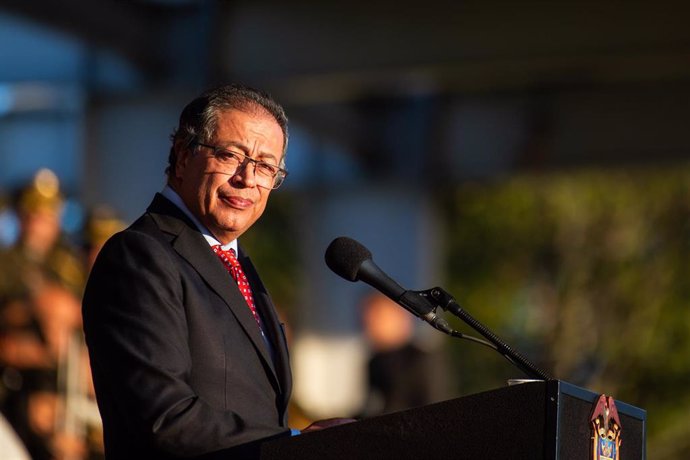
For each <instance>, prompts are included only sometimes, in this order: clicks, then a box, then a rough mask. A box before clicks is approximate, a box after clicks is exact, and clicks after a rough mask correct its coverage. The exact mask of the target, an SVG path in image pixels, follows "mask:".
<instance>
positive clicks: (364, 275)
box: [325, 236, 452, 334]
mask: <svg viewBox="0 0 690 460" xmlns="http://www.w3.org/2000/svg"><path fill="white" fill-rule="evenodd" d="M325 259H326V265H328V268H330V269H331V270H332V271H333V272H334V273H335V274H336V275H338V276H340V277H342V278H345V279H346V280H348V281H352V282H355V281H364V282H365V283H367V284H368V285H370V286H371V287H373V288H374V289H376V290H378V291H380V292H381V293H383V294H384V295H386V297H389V298H390V299H392V300H393V301H394V302H396V303H397V304H398V305H400V306H402V307H403V308H405V309H406V310H407V311H409V312H410V313H412V314H413V315H415V316H416V317H418V318H420V319H422V320H424V321H426V322H427V323H429V324H431V325H432V326H433V327H435V328H436V329H439V330H440V331H442V332H445V333H447V334H449V333H451V332H452V329H451V328H450V326H449V325H448V323H447V322H446V320H445V319H444V318H442V317H440V316H438V315H437V314H436V306H435V305H434V304H432V303H431V302H430V301H429V300H427V299H426V298H425V297H422V296H421V295H420V294H419V293H416V292H414V291H408V290H406V289H405V288H403V287H402V286H400V285H399V284H398V283H396V282H395V281H394V280H393V279H392V278H391V277H390V276H388V275H387V274H386V273H384V272H383V270H381V269H380V268H379V267H378V266H377V265H376V264H375V263H374V261H373V260H372V256H371V252H370V251H369V250H368V249H367V248H365V247H364V246H363V245H362V244H360V243H359V242H357V241H355V240H353V239H352V238H348V237H346V236H341V237H338V238H336V239H334V240H333V241H332V242H331V244H330V245H328V248H327V249H326V255H325Z"/></svg>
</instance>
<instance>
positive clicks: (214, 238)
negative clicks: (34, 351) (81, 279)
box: [83, 85, 340, 459]
mask: <svg viewBox="0 0 690 460" xmlns="http://www.w3.org/2000/svg"><path fill="white" fill-rule="evenodd" d="M171 138H172V139H171V140H172V146H171V150H170V156H169V160H168V166H167V168H166V173H167V184H166V185H165V187H164V188H163V190H162V192H161V193H159V194H156V196H155V197H154V198H153V202H152V203H151V205H150V206H149V208H148V209H147V211H146V212H145V214H144V215H143V216H141V217H140V218H139V219H138V220H137V221H136V222H134V223H133V224H132V225H131V226H130V227H129V228H127V229H126V230H124V231H123V232H120V233H118V234H117V235H115V236H114V237H113V238H111V239H110V240H108V242H107V243H106V244H105V246H104V247H103V248H102V249H101V252H100V253H99V255H98V257H97V259H96V262H95V264H94V266H93V269H92V271H91V275H90V277H89V281H88V284H87V287H86V291H85V295H84V301H83V318H84V331H85V334H86V342H87V344H88V348H89V355H90V359H91V369H92V373H93V380H94V385H95V389H96V395H97V400H98V405H99V408H100V411H101V415H102V418H103V429H104V438H105V451H106V456H107V457H108V458H109V459H131V458H147V459H164V458H165V459H167V458H172V457H195V456H199V455H204V454H208V455H209V457H210V456H212V455H213V456H215V455H214V454H217V457H218V458H237V457H241V458H246V457H248V456H252V455H254V454H256V453H258V450H257V449H258V445H257V443H255V441H256V442H258V441H260V440H265V439H268V438H272V437H275V436H289V435H290V434H291V432H292V430H291V429H290V428H289V427H288V424H287V407H288V401H289V399H290V393H291V388H292V377H291V371H290V363H289V359H288V351H287V344H286V337H285V333H284V329H283V326H282V324H281V323H280V321H279V319H278V316H277V314H276V311H275V308H274V306H273V302H272V301H271V298H270V296H269V294H268V292H267V290H266V288H265V287H264V286H263V284H262V282H261V280H260V278H259V276H258V274H257V272H256V270H255V268H254V266H253V264H252V262H251V261H250V259H249V257H248V256H247V254H246V253H245V252H244V250H243V249H242V247H241V245H239V244H238V238H239V237H240V236H241V235H242V234H244V232H245V231H247V230H248V229H249V228H250V227H251V226H252V225H253V224H254V222H255V221H256V220H257V219H259V217H260V216H261V215H262V213H263V212H264V209H265V207H266V203H267V200H268V197H269V194H270V193H271V191H272V190H273V189H275V188H277V187H278V186H280V184H281V183H282V182H283V179H284V178H285V176H286V174H287V171H286V170H285V153H286V149H287V141H288V132H287V118H286V116H285V113H284V111H283V109H282V107H280V105H278V104H277V103H276V102H275V101H273V100H272V99H271V98H270V97H269V96H268V95H267V94H265V93H263V92H261V91H257V90H254V89H251V88H247V87H244V86H239V85H227V86H222V87H219V88H215V89H213V90H210V91H208V92H206V93H204V94H202V95H201V96H199V97H198V98H196V99H194V100H193V101H192V102H190V103H189V104H188V105H187V106H186V107H185V108H184V110H183V111H182V114H181V116H180V122H179V126H178V127H177V129H176V130H175V131H174V133H173V135H172V136H171ZM276 231H279V229H276ZM339 422H340V421H329V422H325V423H318V422H317V423H316V424H315V425H313V426H312V428H308V429H318V428H321V427H324V426H328V424H331V423H339ZM234 447H237V449H233V448H234ZM232 455H236V456H237V457H232ZM209 457H204V458H209Z"/></svg>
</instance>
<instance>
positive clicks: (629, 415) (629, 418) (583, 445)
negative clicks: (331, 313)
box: [261, 380, 646, 460]
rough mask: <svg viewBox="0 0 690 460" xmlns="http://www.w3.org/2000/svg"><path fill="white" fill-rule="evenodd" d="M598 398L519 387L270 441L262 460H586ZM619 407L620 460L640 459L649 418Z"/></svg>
mask: <svg viewBox="0 0 690 460" xmlns="http://www.w3.org/2000/svg"><path fill="white" fill-rule="evenodd" d="M598 397H599V395H598V394H596V393H593V392H591V391H588V390H585V389H583V388H579V387H577V386H574V385H571V384H568V383H566V382H562V381H558V380H553V381H548V382H543V381H537V382H530V383H523V384H520V385H514V386H510V387H505V388H499V389H496V390H492V391H487V392H483V393H478V394H474V395H470V396H466V397H463V398H459V399H454V400H450V401H445V402H441V403H437V404H431V405H429V406H423V407H419V408H416V409H410V410H407V411H403V412H397V413H393V414H388V415H383V416H380V417H373V418H370V419H366V420H362V421H359V422H356V423H351V424H348V425H341V426H337V427H334V428H329V429H326V430H322V431H317V432H313V433H305V434H302V435H300V436H296V437H292V438H281V439H276V440H272V441H268V442H266V443H264V444H262V445H261V459H262V460H278V459H301V460H311V459H314V460H316V459H318V460H323V459H369V458H371V459H441V458H443V459H468V460H469V459H471V460H477V459H510V460H518V459H529V460H538V459H546V460H555V459H558V460H576V459H577V460H587V459H591V458H592V440H591V436H592V434H591V428H590V416H591V414H592V410H593V404H594V402H595V401H596V400H597V399H598ZM616 407H617V408H618V414H619V417H620V420H621V424H622V432H621V439H622V441H621V457H620V458H621V460H640V459H645V457H646V450H645V447H646V446H645V441H646V412H645V411H644V410H642V409H639V408H637V407H633V406H631V405H628V404H625V403H623V402H619V401H616Z"/></svg>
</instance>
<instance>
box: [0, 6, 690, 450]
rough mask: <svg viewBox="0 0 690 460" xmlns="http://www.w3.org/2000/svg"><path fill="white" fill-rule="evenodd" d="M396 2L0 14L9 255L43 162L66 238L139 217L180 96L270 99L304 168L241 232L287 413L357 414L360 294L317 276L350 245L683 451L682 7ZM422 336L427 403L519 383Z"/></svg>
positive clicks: (491, 361)
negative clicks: (20, 211) (96, 211)
mask: <svg viewBox="0 0 690 460" xmlns="http://www.w3.org/2000/svg"><path fill="white" fill-rule="evenodd" d="M397 3H398V2H390V1H370V2H349V3H348V4H346V5H345V4H343V5H335V4H330V3H326V2H317V1H307V0H304V1H292V2H277V1H275V2H273V1H261V0H259V1H251V2H249V1H193V0H169V1H165V0H138V1H106V0H65V1H62V2H25V1H22V0H0V62H2V65H0V196H3V197H4V198H5V200H4V202H5V208H4V211H3V212H2V214H0V245H4V246H10V245H11V244H12V243H13V241H14V240H15V239H16V235H17V232H18V223H17V219H16V217H15V213H14V211H13V209H12V207H11V206H10V204H11V197H12V196H13V194H14V192H15V191H16V190H18V189H19V188H20V187H21V186H23V185H24V184H26V182H27V181H29V180H30V179H31V178H32V177H33V175H34V174H35V172H36V171H37V170H38V169H39V168H50V169H51V170H53V171H54V172H55V173H56V175H57V176H58V177H59V180H60V186H61V189H62V190H63V193H64V194H65V196H66V198H67V202H66V207H65V209H64V213H63V215H62V228H63V230H64V232H65V234H66V235H67V237H68V238H69V239H71V240H73V241H74V242H75V244H79V239H80V238H82V234H81V233H80V229H81V228H82V226H83V224H84V222H85V217H86V214H87V211H88V210H89V209H90V208H91V207H93V206H95V205H97V204H102V203H107V204H108V205H110V206H112V207H113V208H114V209H116V210H117V211H118V213H119V214H120V216H121V217H122V219H123V221H125V222H127V223H129V222H131V221H132V220H133V219H134V218H135V217H137V216H138V215H139V214H140V213H141V212H142V211H143V210H144V209H145V207H146V206H147V205H148V203H149V202H150V199H151V197H152V195H153V193H155V192H156V191H159V190H160V189H161V188H162V186H163V184H164V175H163V170H164V168H165V164H166V160H167V154H168V149H169V139H168V136H169V135H170V133H171V131H172V129H173V127H174V126H175V125H176V123H177V117H178V116H179V112H180V110H181V108H182V107H183V106H184V104H186V102H188V101H189V100H190V99H191V98H193V97H194V96H195V95H196V94H198V93H199V92H200V91H202V90H203V89H205V88H207V87H208V86H212V85H215V84H218V83H223V82H230V81H239V82H243V83H246V84H249V85H252V86H256V87H259V88H262V89H265V90H267V91H269V92H270V93H271V94H272V95H273V96H274V97H275V98H276V99H277V100H278V101H280V102H282V103H283V104H284V106H285V108H286V111H287V113H288V116H289V118H290V123H291V124H290V130H291V138H290V146H289V149H288V157H287V167H288V169H289V171H290V176H289V177H288V179H287V181H286V183H285V185H284V186H283V187H282V188H281V189H280V190H278V191H276V192H274V193H273V195H272V197H271V201H270V202H269V208H268V210H267V213H266V214H265V215H264V217H263V218H262V220H261V221H260V222H259V223H258V224H257V225H256V226H255V228H253V229H252V230H251V231H250V232H249V233H248V234H247V235H246V236H244V237H243V242H244V244H245V245H246V246H247V247H248V248H249V249H250V253H251V254H252V257H253V259H254V260H255V263H256V265H257V266H258V269H259V270H260V272H261V273H262V275H263V277H264V278H265V282H266V284H267V286H268V287H269V289H270V290H271V292H272V295H273V297H274V300H275V301H276V304H277V305H278V306H279V308H281V310H282V313H283V315H284V316H285V318H286V319H287V321H288V324H289V325H290V332H291V341H292V359H293V370H294V374H295V393H294V400H295V406H296V409H295V413H299V414H301V416H302V417H303V418H304V420H309V419H312V418H321V417H328V416H336V415H355V414H362V413H366V412H367V411H366V410H364V409H363V407H364V406H366V405H367V404H368V403H367V401H369V400H370V398H369V396H368V389H367V386H368V384H367V360H368V356H369V355H370V353H371V351H372V346H371V343H370V341H369V340H368V339H367V337H365V335H364V331H363V328H362V318H361V314H362V302H363V299H364V298H365V296H366V295H367V294H368V293H369V291H370V289H369V288H368V287H367V286H364V285H361V283H360V284H350V283H348V282H346V281H344V280H342V279H339V278H338V277H337V276H335V275H334V274H332V273H331V272H330V271H329V270H328V269H327V267H326V266H325V264H324V262H323V253H324V250H325V248H326V247H327V245H328V243H329V242H330V241H331V240H332V239H333V238H335V237H338V236H341V235H347V236H350V237H352V238H355V239H357V240H359V241H361V242H362V243H363V244H365V245H366V246H367V247H368V248H369V249H370V250H371V251H372V253H373V254H374V260H375V261H376V263H377V264H378V265H379V266H380V267H381V268H382V269H384V270H385V271H386V272H388V273H389V274H390V275H391V276H392V277H393V278H395V279H396V280H398V281H399V282H400V283H401V284H402V285H403V286H405V287H408V288H410V289H426V288H430V287H432V286H436V285H439V286H442V287H444V288H445V289H446V290H447V291H449V292H450V293H451V294H452V295H454V296H455V297H456V299H457V300H458V301H459V302H460V303H461V304H462V305H463V306H464V307H465V308H466V309H467V310H468V311H469V312H470V313H471V314H472V315H473V316H475V317H476V318H477V319H479V320H480V321H482V322H483V323H485V324H487V325H488V326H489V327H490V328H491V329H492V330H494V331H495V332H496V333H497V334H498V335H499V336H501V337H502V338H504V339H505V340H506V341H507V342H508V343H510V344H511V345H513V346H515V347H516V348H517V349H519V350H520V351H521V352H522V353H523V354H526V355H527V356H529V357H530V358H532V359H533V360H534V361H535V362H537V363H538V364H539V365H541V366H542V367H544V368H546V369H547V370H548V371H549V372H550V373H551V374H552V375H554V376H555V377H557V378H560V379H563V380H566V381H570V382H572V383H575V384H578V385H581V386H584V387H586V388H589V389H591V390H593V391H597V392H601V393H607V394H612V395H613V396H615V397H616V398H617V399H620V400H623V401H625V402H628V403H630V404H633V405H636V406H639V407H642V408H645V409H647V410H648V416H649V433H648V440H649V447H648V452H649V458H652V459H676V458H677V459H680V458H686V457H687V455H688V454H689V453H690V441H689V440H690V436H689V435H690V428H689V425H688V424H687V413H688V411H690V396H688V393H687V391H686V389H687V387H688V385H689V384H690V339H688V335H689V334H688V332H689V331H690V312H689V311H690V310H689V309H688V303H689V301H690V276H689V274H690V267H689V263H688V256H689V255H690V251H689V249H690V216H689V214H688V212H689V209H690V164H689V163H688V159H690V135H688V128H687V126H688V120H690V29H689V28H688V27H687V24H688V20H689V19H690V16H689V15H688V12H689V8H688V7H687V6H686V5H685V3H684V2H670V1H667V2H654V3H652V2H637V1H635V2H615V1H606V2H537V1H534V2H502V1H497V0H491V1H483V2H462V1H459V2H441V1H438V0H431V1H426V2H422V3H417V4H409V5H406V6H402V5H398V4H397ZM416 326H417V327H416V328H415V331H414V340H415V341H416V342H417V343H418V344H419V346H420V347H422V348H423V349H425V350H427V351H429V352H430V353H431V354H434V355H440V354H442V355H443V356H444V364H443V368H444V372H443V373H442V374H443V375H442V376H440V377H434V378H439V379H443V380H444V381H445V382H446V385H444V386H445V389H444V390H443V392H440V393H436V395H435V398H437V399H443V398H450V397H456V396H461V395H464V394H470V393H473V392H477V391H481V390H486V389H491V388H495V387H497V386H502V385H505V381H506V379H508V378H514V377H517V378H519V377H523V376H522V375H521V373H520V372H519V371H518V370H517V369H515V368H513V367H511V366H510V364H509V363H508V362H507V361H506V360H504V359H503V358H501V357H500V356H498V355H496V354H495V353H492V352H491V351H490V350H488V349H486V348H483V347H478V346H477V345H475V344H472V343H469V342H460V341H457V340H451V339H447V338H445V337H439V333H437V332H436V331H433V330H431V329H430V328H428V326H426V325H425V324H422V323H419V322H416ZM455 326H456V327H457V328H463V326H462V325H461V324H455ZM430 375H432V374H430ZM433 375H435V374H433ZM400 378H404V377H400ZM296 423H297V424H299V422H296ZM624 433H625V427H623V436H624ZM623 439H624V438H623ZM623 448H624V447H623Z"/></svg>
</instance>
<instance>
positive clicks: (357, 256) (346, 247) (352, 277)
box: [325, 236, 371, 281]
mask: <svg viewBox="0 0 690 460" xmlns="http://www.w3.org/2000/svg"><path fill="white" fill-rule="evenodd" d="M325 258H326V265H328V268H330V269H331V270H333V271H334V272H335V273H336V274H337V275H339V276H341V277H343V278H345V279H346V280H348V281H357V280H358V279H359V278H358V276H357V274H358V272H359V268H360V266H361V265H362V263H364V262H365V261H367V260H371V252H369V250H368V249H367V248H365V247H364V246H362V245H361V244H360V243H359V242H357V241H355V240H353V239H352V238H348V237H346V236H341V237H338V238H336V239H334V240H333V241H331V244H329V245H328V248H327V249H326V256H325Z"/></svg>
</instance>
